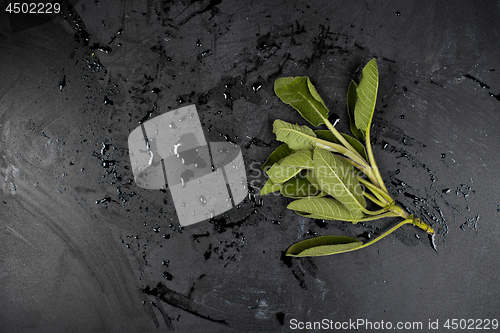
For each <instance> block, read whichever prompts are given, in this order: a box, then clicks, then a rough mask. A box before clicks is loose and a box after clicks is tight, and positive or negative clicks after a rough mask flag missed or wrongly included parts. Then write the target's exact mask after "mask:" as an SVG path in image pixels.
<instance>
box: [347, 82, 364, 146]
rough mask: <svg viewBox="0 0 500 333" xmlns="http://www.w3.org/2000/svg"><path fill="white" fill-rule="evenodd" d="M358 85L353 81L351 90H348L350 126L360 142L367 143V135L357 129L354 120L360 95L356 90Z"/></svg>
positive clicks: (350, 86)
mask: <svg viewBox="0 0 500 333" xmlns="http://www.w3.org/2000/svg"><path fill="white" fill-rule="evenodd" d="M357 88H358V84H357V83H356V82H354V81H351V83H350V84H349V88H348V89H347V115H348V116H349V126H350V129H351V133H352V135H354V137H355V138H356V139H358V140H359V141H365V135H364V134H363V132H361V131H360V130H359V129H358V128H357V127H356V121H355V120H354V119H355V118H354V108H355V107H356V102H357V100H358V95H357V92H356V89H357Z"/></svg>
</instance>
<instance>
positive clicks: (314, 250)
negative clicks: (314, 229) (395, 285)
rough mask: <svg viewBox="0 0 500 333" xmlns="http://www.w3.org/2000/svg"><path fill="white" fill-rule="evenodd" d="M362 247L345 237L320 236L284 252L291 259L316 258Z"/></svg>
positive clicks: (358, 241) (353, 239)
mask: <svg viewBox="0 0 500 333" xmlns="http://www.w3.org/2000/svg"><path fill="white" fill-rule="evenodd" d="M361 246H363V242H361V241H360V240H359V239H356V238H353V237H347V236H320V237H315V238H310V239H306V240H303V241H301V242H298V243H295V244H293V245H292V246H290V247H289V248H288V250H287V251H286V255H287V256H292V257H317V256H327V255H331V254H337V253H343V252H349V251H352V250H355V249H357V248H360V247H361Z"/></svg>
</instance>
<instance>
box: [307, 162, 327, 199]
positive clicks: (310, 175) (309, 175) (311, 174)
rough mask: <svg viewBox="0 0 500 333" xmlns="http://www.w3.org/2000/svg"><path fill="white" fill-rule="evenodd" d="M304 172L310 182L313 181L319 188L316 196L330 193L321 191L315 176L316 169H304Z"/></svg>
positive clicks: (313, 184)
mask: <svg viewBox="0 0 500 333" xmlns="http://www.w3.org/2000/svg"><path fill="white" fill-rule="evenodd" d="M302 174H303V175H304V177H305V178H306V179H307V180H308V181H309V183H311V185H312V186H314V187H315V188H316V189H317V190H318V192H319V194H318V195H317V196H316V197H317V198H319V197H324V196H326V195H328V194H327V193H325V192H322V191H321V188H320V187H319V184H318V182H317V181H316V178H315V177H314V170H313V169H310V170H303V171H302Z"/></svg>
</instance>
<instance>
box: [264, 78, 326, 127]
mask: <svg viewBox="0 0 500 333" xmlns="http://www.w3.org/2000/svg"><path fill="white" fill-rule="evenodd" d="M274 92H275V93H276V95H277V96H278V97H279V98H280V99H281V100H282V101H283V102H284V103H286V104H289V105H291V106H292V107H293V108H294V109H295V110H297V111H299V113H300V115H301V116H302V117H304V119H305V120H307V121H308V122H309V123H310V124H311V125H313V126H319V125H321V124H324V123H325V120H326V119H328V113H329V111H328V108H327V107H326V105H325V102H323V99H321V97H320V96H319V94H318V92H317V91H316V88H314V86H313V84H312V83H311V81H310V80H309V78H308V77H307V76H298V77H284V78H279V79H277V80H276V81H274Z"/></svg>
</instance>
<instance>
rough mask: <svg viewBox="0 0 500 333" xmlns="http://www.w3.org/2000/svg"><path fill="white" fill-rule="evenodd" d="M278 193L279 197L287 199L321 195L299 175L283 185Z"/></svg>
mask: <svg viewBox="0 0 500 333" xmlns="http://www.w3.org/2000/svg"><path fill="white" fill-rule="evenodd" d="M280 192H281V195H283V196H285V197H288V198H309V197H315V196H317V195H319V194H320V193H321V191H320V190H318V189H317V188H316V187H315V186H314V185H312V184H311V183H310V182H309V181H308V180H307V178H305V177H304V176H303V175H302V174H301V173H299V174H298V175H297V176H295V177H293V178H292V179H290V180H288V181H287V182H286V183H284V184H283V186H281V188H280Z"/></svg>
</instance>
